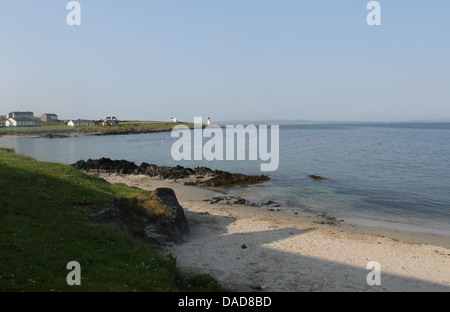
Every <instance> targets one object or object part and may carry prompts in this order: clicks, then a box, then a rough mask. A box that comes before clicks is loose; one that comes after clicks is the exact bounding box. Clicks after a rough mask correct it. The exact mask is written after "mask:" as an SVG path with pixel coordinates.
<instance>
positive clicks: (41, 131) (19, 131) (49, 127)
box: [0, 121, 193, 136]
mask: <svg viewBox="0 0 450 312" xmlns="http://www.w3.org/2000/svg"><path fill="white" fill-rule="evenodd" d="M98 123H99V124H100V123H101V122H100V121H99V122H98ZM175 125H187V126H188V127H191V128H192V127H193V124H192V123H183V122H179V123H172V122H164V121H121V122H120V125H119V126H115V127H110V126H101V125H96V126H77V127H69V126H67V125H65V124H64V123H63V122H54V121H52V122H43V123H41V122H39V123H38V124H37V125H36V126H35V127H9V128H7V127H2V128H0V136H2V135H46V134H56V135H75V134H80V135H92V134H103V135H107V134H127V133H137V132H139V131H141V132H153V131H155V132H156V131H171V130H172V128H173V127H174V126H175Z"/></svg>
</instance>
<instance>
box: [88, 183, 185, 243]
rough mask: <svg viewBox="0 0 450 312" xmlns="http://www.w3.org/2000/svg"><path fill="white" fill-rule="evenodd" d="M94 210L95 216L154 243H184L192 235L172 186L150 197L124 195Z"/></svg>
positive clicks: (97, 219) (156, 191) (153, 193)
mask: <svg viewBox="0 0 450 312" xmlns="http://www.w3.org/2000/svg"><path fill="white" fill-rule="evenodd" d="M94 210H95V212H94V214H93V215H92V217H91V218H92V219H93V220H96V221H99V222H104V223H109V224H113V225H115V226H117V227H118V228H120V229H123V230H126V231H127V232H128V233H130V234H131V235H132V236H133V237H135V238H138V239H142V240H144V241H146V242H148V243H150V244H152V245H156V246H165V245H167V244H170V243H171V242H172V243H175V244H180V243H183V242H185V241H187V240H188V238H189V229H188V226H187V222H186V217H185V215H184V211H183V208H182V207H181V206H180V204H179V203H178V200H177V198H176V196H175V192H174V191H173V190H172V189H169V188H158V189H156V190H155V191H153V192H152V193H151V195H150V196H147V197H140V198H138V197H135V198H120V199H118V200H116V201H115V202H114V203H113V204H112V205H109V206H106V207H94Z"/></svg>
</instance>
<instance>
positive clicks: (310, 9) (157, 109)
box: [0, 0, 450, 121]
mask: <svg viewBox="0 0 450 312" xmlns="http://www.w3.org/2000/svg"><path fill="white" fill-rule="evenodd" d="M78 2H79V3H80V5H81V11H80V13H81V15H80V18H81V25H79V26H78V25H75V26H69V25H68V24H67V15H68V14H69V13H70V12H71V11H70V10H68V9H67V8H66V6H67V4H68V3H69V1H66V0H45V1H44V0H0V47H1V48H0V114H2V115H4V114H6V113H8V112H10V111H33V112H34V113H35V115H37V116H39V115H40V114H42V113H56V114H58V115H59V117H60V119H78V118H82V119H102V118H105V117H106V116H116V117H117V118H118V119H121V120H161V121H168V120H170V118H171V117H176V118H177V119H178V120H183V121H193V118H194V117H196V116H198V117H203V118H204V120H206V118H207V117H211V120H212V121H223V120H268V119H284V120H299V119H301V120H321V121H330V120H331V121H408V120H436V119H448V120H450V1H448V0H434V1H425V0H410V1H406V0H390V1H386V0H384V1H379V3H380V6H381V15H380V17H381V25H379V26H377V25H375V26H369V25H368V24H367V20H366V19H367V15H368V14H369V13H370V12H371V11H370V10H368V9H367V7H366V6H367V4H368V3H369V1H365V0H364V1H363V0H342V1H331V0H327V1H325V0H304V1H300V0H176V1H175V0H157V1H154V0H132V1H125V0H121V1H118V0H109V1H107V0H89V1H88V0H79V1H78Z"/></svg>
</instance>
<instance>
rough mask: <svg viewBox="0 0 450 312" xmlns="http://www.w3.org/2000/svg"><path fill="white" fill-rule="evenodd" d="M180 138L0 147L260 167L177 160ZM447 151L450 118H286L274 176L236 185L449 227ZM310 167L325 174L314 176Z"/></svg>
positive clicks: (248, 192)
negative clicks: (291, 121)
mask: <svg viewBox="0 0 450 312" xmlns="http://www.w3.org/2000/svg"><path fill="white" fill-rule="evenodd" d="M175 140H176V138H171V136H170V133H155V134H141V135H126V136H88V137H76V138H65V139H0V146H7V147H14V148H15V149H16V152H18V153H21V154H25V155H29V156H33V157H35V158H36V159H38V160H43V161H52V162H60V163H65V164H71V163H74V162H76V161H77V160H80V159H85V160H86V159H88V158H92V159H94V158H100V157H110V158H112V159H127V160H130V161H134V162H136V163H137V164H140V163H142V162H148V163H153V164H157V165H171V166H173V165H178V164H181V165H183V166H186V167H196V166H207V167H210V168H214V169H221V170H227V171H231V172H243V173H248V174H261V172H260V167H259V166H260V163H261V162H260V161H213V162H208V161H195V162H194V161H183V162H177V161H174V160H173V159H172V157H171V147H172V143H173V142H174V141H175ZM206 140H207V139H205V141H206ZM305 140H306V141H305ZM449 155H450V123H432V124H418V123H417V124H393V123H390V124H352V125H350V124H343V125H335V124H315V125H281V126H280V165H279V168H278V170H277V171H275V172H268V173H266V174H268V175H269V176H270V177H271V180H270V181H268V182H266V183H264V184H262V185H255V186H250V187H246V188H233V189H231V192H232V193H235V194H239V195H241V196H243V197H245V198H247V199H248V200H251V201H254V202H259V203H261V202H265V201H267V200H269V199H270V200H274V201H276V202H277V203H278V204H279V205H280V206H281V207H289V208H290V209H291V210H293V211H299V212H305V213H323V212H326V213H328V214H330V215H333V216H337V217H338V218H339V217H341V218H345V217H363V218H372V219H382V220H392V221H400V222H407V223H412V224H417V225H424V226H432V227H439V228H441V229H446V230H450V157H449ZM312 174H314V175H320V176H324V177H326V178H327V180H324V181H314V180H311V179H310V178H309V177H308V176H309V175H312Z"/></svg>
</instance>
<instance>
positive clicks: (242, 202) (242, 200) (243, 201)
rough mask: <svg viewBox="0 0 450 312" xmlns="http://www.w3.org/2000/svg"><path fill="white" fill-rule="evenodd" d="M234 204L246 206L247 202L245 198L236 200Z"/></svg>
mask: <svg viewBox="0 0 450 312" xmlns="http://www.w3.org/2000/svg"><path fill="white" fill-rule="evenodd" d="M234 204H236V205H245V204H247V201H246V200H245V199H244V198H239V199H238V200H236V201H235V202H234Z"/></svg>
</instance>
